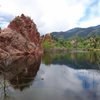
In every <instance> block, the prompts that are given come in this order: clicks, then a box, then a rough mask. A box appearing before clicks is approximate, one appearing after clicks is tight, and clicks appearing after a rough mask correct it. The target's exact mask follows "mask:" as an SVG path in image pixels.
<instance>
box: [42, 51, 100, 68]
mask: <svg viewBox="0 0 100 100" xmlns="http://www.w3.org/2000/svg"><path fill="white" fill-rule="evenodd" d="M42 62H43V63H45V64H46V65H50V64H60V65H67V66H69V67H72V68H74V69H100V52H70V53H66V54H65V53H60V54H59V53H58V54H57V53H52V54H48V53H47V54H45V55H44V56H43V58H42Z"/></svg>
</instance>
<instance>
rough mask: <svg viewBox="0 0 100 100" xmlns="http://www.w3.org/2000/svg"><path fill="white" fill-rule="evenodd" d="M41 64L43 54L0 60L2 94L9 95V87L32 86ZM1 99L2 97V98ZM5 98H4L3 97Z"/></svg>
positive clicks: (23, 87) (0, 87) (0, 88)
mask: <svg viewBox="0 0 100 100" xmlns="http://www.w3.org/2000/svg"><path fill="white" fill-rule="evenodd" d="M40 64H41V56H40V55H38V56H23V57H20V58H18V59H16V60H13V61H9V60H7V59H5V60H4V59H3V61H1V62H0V95H2V93H1V91H2V92H3V95H4V98H5V97H6V95H7V91H6V90H8V89H7V88H8V87H13V88H15V89H19V90H21V91H22V90H24V89H25V88H27V87H30V85H31V83H32V81H33V80H34V79H35V76H36V74H37V71H38V70H39V67H40ZM0 100H1V99H0ZM3 100H4V99H3Z"/></svg>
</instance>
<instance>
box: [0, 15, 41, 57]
mask: <svg viewBox="0 0 100 100" xmlns="http://www.w3.org/2000/svg"><path fill="white" fill-rule="evenodd" d="M40 46H41V44H40V34H39V32H38V31H37V28H36V25H35V23H34V22H33V21H32V20H31V19H30V18H29V17H26V16H24V14H22V15H21V16H17V17H16V18H15V19H14V20H13V21H11V22H10V24H9V25H8V28H5V29H4V30H0V48H1V49H2V50H3V51H5V52H7V53H8V54H10V55H13V54H29V53H32V54H33V53H35V52H36V53H38V52H40V51H39V50H40ZM37 50H38V51H37ZM0 56H1V52H0Z"/></svg>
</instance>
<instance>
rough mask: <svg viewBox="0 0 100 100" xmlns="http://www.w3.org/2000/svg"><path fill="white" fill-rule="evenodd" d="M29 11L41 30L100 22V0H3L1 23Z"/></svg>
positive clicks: (53, 29) (47, 30)
mask: <svg viewBox="0 0 100 100" xmlns="http://www.w3.org/2000/svg"><path fill="white" fill-rule="evenodd" d="M22 13H23V14H25V15H26V16H30V17H31V18H32V19H33V21H34V22H35V23H36V25H37V28H38V31H39V32H40V33H41V34H45V33H50V32H54V31H67V30H69V29H72V28H75V27H83V28H85V27H90V26H96V25H99V24H100V0H0V27H2V28H5V27H7V25H8V23H9V22H10V21H11V20H12V19H13V18H15V16H18V15H21V14H22Z"/></svg>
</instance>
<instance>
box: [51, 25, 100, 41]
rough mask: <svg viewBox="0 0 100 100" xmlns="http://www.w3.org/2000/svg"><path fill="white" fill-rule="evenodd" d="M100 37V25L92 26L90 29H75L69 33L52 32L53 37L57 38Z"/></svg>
mask: <svg viewBox="0 0 100 100" xmlns="http://www.w3.org/2000/svg"><path fill="white" fill-rule="evenodd" d="M93 34H94V35H95V36H100V25H97V26H92V27H88V28H80V27H77V28H73V29H70V30H68V31H65V32H63V31H61V32H52V33H51V35H52V36H53V37H55V38H62V39H70V38H74V37H83V38H86V37H89V36H91V35H93Z"/></svg>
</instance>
